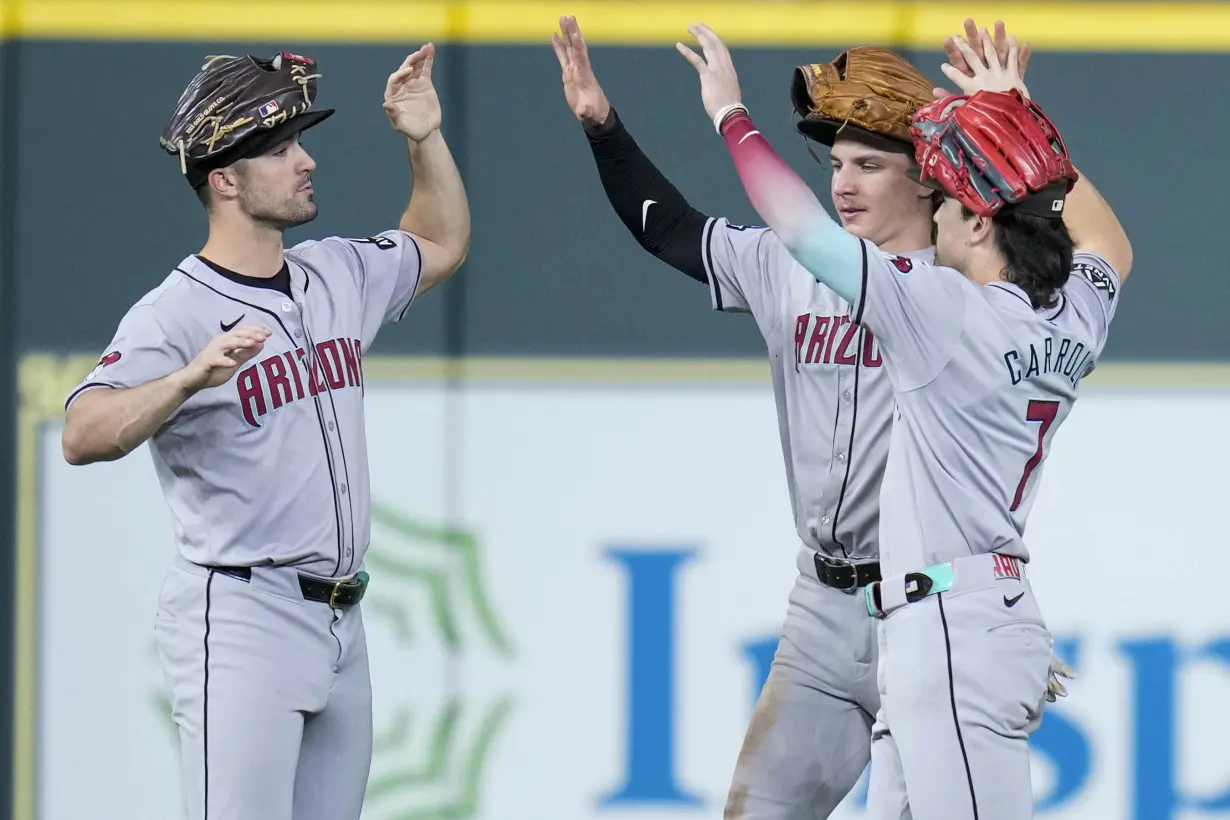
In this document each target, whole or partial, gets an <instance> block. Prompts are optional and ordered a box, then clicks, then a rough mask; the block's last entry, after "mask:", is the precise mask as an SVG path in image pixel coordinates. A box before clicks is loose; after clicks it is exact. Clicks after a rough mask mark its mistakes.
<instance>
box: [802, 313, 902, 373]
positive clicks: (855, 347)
mask: <svg viewBox="0 0 1230 820" xmlns="http://www.w3.org/2000/svg"><path fill="white" fill-rule="evenodd" d="M860 331H861V332H860ZM839 339H840V341H838V340H839ZM794 363H795V364H796V365H805V364H836V365H843V366H847V367H852V366H854V365H856V364H861V365H862V366H863V367H879V366H880V365H882V364H884V358H883V357H882V356H881V355H880V346H879V345H878V344H876V339H875V334H874V333H872V332H871V331H870V330H867V329H866V328H864V327H863V326H862V325H860V324H858V323H857V322H854V321H852V320H851V319H850V314H848V313H843V314H841V315H840V316H817V315H815V314H813V313H803V314H800V315H799V316H797V317H796V318H795V320H794Z"/></svg>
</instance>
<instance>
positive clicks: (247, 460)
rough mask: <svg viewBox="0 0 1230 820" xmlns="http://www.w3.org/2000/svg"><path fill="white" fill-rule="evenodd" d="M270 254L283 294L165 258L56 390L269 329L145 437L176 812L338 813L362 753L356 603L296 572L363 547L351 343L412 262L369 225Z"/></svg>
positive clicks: (325, 817) (357, 789) (336, 564)
mask: <svg viewBox="0 0 1230 820" xmlns="http://www.w3.org/2000/svg"><path fill="white" fill-rule="evenodd" d="M286 265H287V268H286V274H287V278H288V280H289V286H288V288H287V290H288V291H289V293H285V292H283V291H282V290H279V289H278V288H277V287H275V282H276V280H270V281H268V282H264V281H261V280H252V279H249V278H246V277H239V276H237V275H235V274H233V273H228V272H226V271H223V270H217V269H215V268H214V267H212V266H211V265H210V264H207V263H206V262H204V261H203V260H201V259H199V258H197V257H189V258H187V259H185V260H183V262H182V263H181V264H180V265H179V267H177V268H176V269H175V271H174V272H173V273H172V274H171V275H170V276H168V277H167V278H166V280H165V281H164V282H163V283H162V284H161V285H160V286H159V287H157V288H155V289H154V290H152V291H150V292H149V293H148V294H146V295H145V296H144V297H143V298H142V299H140V300H139V301H138V302H137V303H136V304H135V305H134V306H133V307H132V308H131V309H130V310H129V311H128V313H127V314H126V315H125V316H124V318H123V320H122V321H121V322H120V325H119V329H118V331H117V332H116V334H115V338H114V339H113V340H112V341H111V344H110V345H109V346H108V347H107V353H106V354H105V355H104V356H103V357H102V359H101V360H100V361H99V363H98V366H97V367H95V368H94V370H93V372H91V373H90V374H89V375H88V376H87V377H86V378H85V380H84V381H83V382H82V383H81V385H80V386H78V388H77V389H76V390H74V391H73V393H72V394H71V395H70V396H69V398H68V404H69V405H71V403H72V402H73V401H74V399H76V397H77V396H79V395H80V394H81V393H82V392H83V391H86V390H91V389H99V388H104V387H112V388H129V387H137V386H139V385H142V384H146V383H148V382H150V381H153V380H156V379H159V378H162V377H164V376H166V375H168V374H170V373H172V372H174V371H176V370H178V369H180V368H182V367H184V366H185V365H187V364H188V363H189V362H190V361H191V360H192V359H193V358H194V357H195V356H196V355H197V354H198V353H199V352H200V351H201V350H202V349H204V348H205V346H206V345H207V344H208V343H209V342H210V340H211V339H213V338H215V337H216V336H218V335H220V334H221V333H223V332H225V331H227V330H230V329H232V328H234V327H236V326H238V325H240V324H259V325H264V326H266V327H268V328H269V329H270V330H271V331H272V333H273V335H272V336H270V338H269V339H268V340H267V341H266V342H265V345H264V348H263V349H262V350H261V352H260V353H258V354H257V355H256V356H255V357H254V358H253V359H252V360H251V361H250V362H248V363H247V364H245V365H244V366H243V367H242V368H241V369H240V370H239V371H238V372H237V373H235V374H234V375H233V376H232V377H231V378H230V379H229V380H228V381H227V382H225V383H224V384H222V385H220V386H218V387H214V388H210V389H207V390H202V391H200V392H199V393H197V394H195V395H194V396H192V397H191V398H190V399H189V400H188V401H186V402H185V403H184V404H183V405H182V406H181V407H180V408H178V409H177V410H176V411H175V412H174V413H173V414H172V415H171V417H170V418H169V419H168V420H167V422H166V423H165V424H164V425H163V426H162V428H161V429H159V430H158V431H157V432H156V433H155V434H154V436H153V437H151V438H150V440H149V450H150V453H151V455H152V457H153V462H154V467H155V469H156V472H157V474H158V478H159V481H160V482H161V484H162V489H163V492H164V494H165V496H166V499H167V503H168V505H169V506H170V510H171V517H172V522H173V527H174V538H175V543H176V547H177V549H178V553H179V554H178V555H177V556H176V557H175V560H174V562H173V565H172V567H171V568H170V570H169V571H168V573H167V576H166V579H165V581H164V583H163V588H162V592H161V594H160V596H159V603H158V610H157V616H156V619H155V634H156V637H157V648H158V656H159V661H160V664H161V666H162V670H163V675H164V680H165V683H166V686H167V690H168V694H169V698H170V702H171V708H172V714H173V717H174V720H175V723H176V725H177V726H178V730H179V740H180V766H181V777H182V787H183V795H184V808H185V816H186V817H187V818H188V820H215V819H216V818H235V819H236V820H238V819H239V818H248V817H260V818H263V820H358V818H359V815H360V812H361V810H362V804H363V795H364V792H365V789H366V785H367V778H368V771H369V767H370V763H371V749H372V715H371V682H370V677H369V668H368V660H367V647H366V638H365V634H364V629H363V621H362V613H361V611H360V609H359V607H358V606H353V607H350V608H347V609H343V608H341V607H334V606H332V605H331V604H332V603H333V601H332V600H330V602H328V603H325V602H323V601H319V600H316V599H314V598H313V599H311V600H309V599H307V598H306V597H305V594H304V592H303V590H302V587H301V585H300V583H301V577H300V574H301V573H303V574H307V575H311V576H318V577H324V578H336V577H339V576H344V575H349V574H351V573H353V572H355V571H357V570H359V569H360V568H361V567H362V565H363V556H364V553H365V551H366V549H367V546H368V536H369V531H370V515H369V503H370V500H369V488H368V467H367V442H366V436H365V432H364V422H363V355H364V353H365V351H367V350H368V349H369V348H370V347H371V344H372V341H373V339H375V337H376V334H377V332H378V331H379V330H380V328H381V327H382V326H383V325H385V324H387V323H389V322H392V321H396V320H399V319H400V318H401V317H402V316H403V315H404V314H405V312H406V310H407V308H408V307H409V305H410V304H411V302H412V301H413V300H414V297H415V294H416V292H417V290H418V286H419V281H420V279H421V276H422V267H423V262H422V257H421V255H420V252H419V248H418V245H417V244H416V243H415V241H414V240H413V238H411V237H410V236H409V235H408V234H404V233H402V232H400V231H389V232H386V233H383V234H379V235H377V236H374V237H370V238H366V239H342V238H337V237H330V238H328V239H323V240H320V241H311V242H304V243H302V244H299V245H296V246H295V247H293V248H291V249H289V250H288V251H287V252H286ZM335 589H336V588H335Z"/></svg>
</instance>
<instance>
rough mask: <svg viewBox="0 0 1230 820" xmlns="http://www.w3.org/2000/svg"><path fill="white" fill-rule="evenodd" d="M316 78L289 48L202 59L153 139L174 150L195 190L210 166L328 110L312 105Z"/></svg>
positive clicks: (307, 124) (271, 141)
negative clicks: (271, 52)
mask: <svg viewBox="0 0 1230 820" xmlns="http://www.w3.org/2000/svg"><path fill="white" fill-rule="evenodd" d="M318 77H320V74H319V73H317V72H316V63H315V62H314V61H313V60H310V59H308V58H307V57H301V56H299V55H297V54H290V53H288V52H283V53H282V54H278V55H276V56H274V57H273V58H272V59H264V58H261V57H254V56H252V55H246V56H242V57H232V56H229V55H223V56H217V57H208V58H206V62H205V64H204V65H203V66H201V71H200V73H199V74H197V76H196V77H195V78H193V80H192V82H191V83H189V84H188V87H187V88H186V89H184V93H183V94H181V95H180V98H179V102H178V103H177V104H176V106H175V111H174V113H172V114H171V118H170V119H169V120H168V121H167V124H166V127H165V128H164V129H163V132H162V136H161V137H160V138H159V140H158V142H159V144H161V145H162V148H163V150H165V151H166V152H167V153H169V154H172V155H178V156H179V162H180V170H181V172H182V173H183V174H184V175H185V176H186V177H188V179H189V182H192V183H193V187H194V188H195V187H197V186H198V185H199V184H201V183H203V182H204V180H205V178H206V177H208V175H209V171H210V170H212V169H214V168H221V167H223V166H225V165H229V164H230V163H232V162H234V161H235V160H237V159H242V158H244V157H250V156H256V155H257V154H260V153H262V152H263V151H265V150H267V149H268V148H269V147H271V146H273V145H275V144H277V143H278V142H280V141H281V140H283V139H285V138H286V137H288V136H290V135H291V134H294V133H297V132H299V131H303V130H304V129H307V128H311V127H312V126H313V125H316V124H317V123H319V122H321V121H323V120H324V119H325V118H327V117H328V116H329V115H330V114H332V113H333V111H332V109H322V110H317V111H312V110H311V108H312V103H313V102H314V101H315V99H316V79H317V78H318Z"/></svg>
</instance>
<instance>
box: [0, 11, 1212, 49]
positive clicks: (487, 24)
mask: <svg viewBox="0 0 1230 820" xmlns="http://www.w3.org/2000/svg"><path fill="white" fill-rule="evenodd" d="M560 14H575V15H577V17H578V19H579V20H580V21H581V24H582V27H583V28H584V31H585V34H586V38H587V39H588V40H589V41H590V42H593V43H606V44H627V45H669V44H671V43H674V42H675V41H676V40H685V41H686V40H688V39H690V38H689V35H688V34H687V30H686V26H687V24H688V23H690V22H695V21H698V20H703V21H704V22H706V23H708V24H709V25H711V26H712V27H713V28H714V29H715V30H716V31H717V32H718V33H719V34H721V35H722V36H723V37H724V38H725V39H726V40H727V41H728V42H730V43H732V44H739V45H792V46H799V45H816V46H833V45H848V44H851V43H858V42H876V43H882V44H885V45H897V46H903V47H914V48H919V47H922V48H936V47H938V46H939V44H940V42H941V41H942V38H943V37H944V35H946V34H951V33H955V32H959V31H960V30H961V24H962V21H963V20H964V19H965V17H966V16H967V15H972V16H973V17H974V18H975V19H976V20H978V21H980V22H985V23H986V24H990V23H992V22H994V20H995V19H996V18H997V17H1002V18H1003V19H1004V20H1005V21H1007V22H1008V23H1009V24H1010V26H1011V27H1012V30H1013V31H1014V32H1016V33H1017V34H1018V35H1019V36H1020V37H1022V38H1023V39H1028V40H1029V41H1030V42H1032V43H1033V44H1034V46H1035V47H1036V48H1039V49H1052V50H1098V51H1228V50H1230V4H1224V3H1217V2H1204V3H1156V2H1155V3H1148V2H1140V3H1136V2H1119V3H1103V2H1087V3H1080V2H1075V3H1073V2H1068V3H1050V2H1005V3H979V2H970V3H960V2H926V1H925V0H916V1H912V0H898V1H897V2H881V1H880V0H771V2H764V0H760V1H759V2H758V1H757V0H742V1H740V2H735V1H734V0H663V2H654V0H605V2H603V0H578V1H577V2H567V0H551V2H544V0H496V1H494V2H493V0H451V2H450V1H449V0H298V2H293V0H0V21H2V23H0V25H2V26H3V28H2V31H3V33H4V34H5V35H6V36H10V37H12V36H22V37H29V38H43V39H48V38H50V39H128V40H153V41H157V40H191V41H210V40H228V41H230V40H244V41H260V42H263V43H269V42H271V41H294V42H331V43H374V42H387V43H404V44H406V45H407V46H410V45H416V44H419V43H422V42H424V41H426V40H437V41H455V42H466V43H527V44H539V45H543V46H545V45H546V44H547V42H548V41H549V39H550V35H551V32H552V31H553V30H554V29H555V27H556V21H557V20H558V17H559V15H560Z"/></svg>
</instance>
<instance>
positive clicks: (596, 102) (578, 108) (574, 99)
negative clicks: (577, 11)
mask: <svg viewBox="0 0 1230 820" xmlns="http://www.w3.org/2000/svg"><path fill="white" fill-rule="evenodd" d="M551 46H552V48H554V49H555V56H556V58H557V59H558V60H559V67H560V70H561V71H562V72H563V80H564V97H565V98H566V99H567V100H568V107H569V108H571V109H572V113H573V114H575V115H576V117H577V119H578V120H580V121H581V122H583V123H586V124H588V125H596V124H599V123H604V122H606V118H607V116H608V115H610V113H611V103H610V101H608V100H607V98H606V93H605V92H603V90H602V86H600V85H598V78H597V77H596V76H594V67H593V65H592V64H591V63H590V61H589V46H588V45H586V43H585V36H584V35H583V34H581V27H580V26H579V25H577V18H575V17H561V18H559V33H558V34H555V33H552V34H551Z"/></svg>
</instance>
